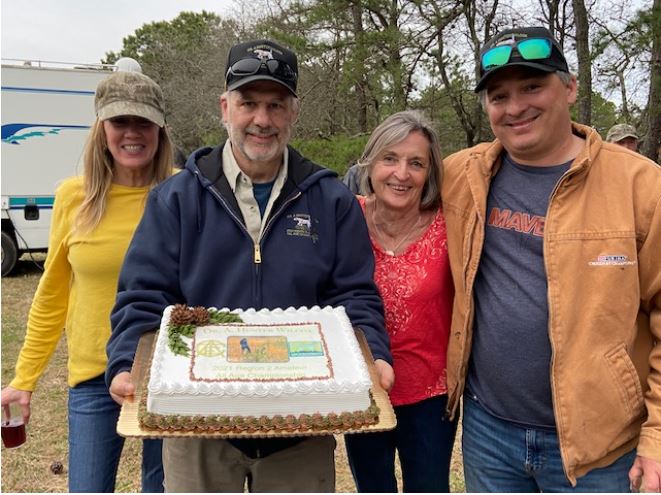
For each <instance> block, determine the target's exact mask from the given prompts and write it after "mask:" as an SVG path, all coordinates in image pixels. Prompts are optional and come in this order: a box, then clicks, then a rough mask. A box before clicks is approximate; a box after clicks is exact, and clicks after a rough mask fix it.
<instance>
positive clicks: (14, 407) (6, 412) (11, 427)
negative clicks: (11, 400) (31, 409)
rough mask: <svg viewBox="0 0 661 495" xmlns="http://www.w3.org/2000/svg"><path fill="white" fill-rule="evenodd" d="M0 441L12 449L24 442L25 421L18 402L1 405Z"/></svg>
mask: <svg viewBox="0 0 661 495" xmlns="http://www.w3.org/2000/svg"><path fill="white" fill-rule="evenodd" d="M1 426H2V443H3V444H4V446H5V448H8V449H14V448H16V447H20V446H21V445H23V444H24V443H25V440H26V436H25V423H23V414H22V413H21V407H20V406H19V405H18V404H9V405H7V406H3V407H2V425H1Z"/></svg>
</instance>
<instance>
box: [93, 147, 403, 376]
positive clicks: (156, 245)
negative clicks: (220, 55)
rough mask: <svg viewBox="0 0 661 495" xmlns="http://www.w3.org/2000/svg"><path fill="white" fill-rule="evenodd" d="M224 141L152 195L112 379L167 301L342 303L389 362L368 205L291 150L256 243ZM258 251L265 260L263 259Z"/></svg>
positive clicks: (133, 261)
mask: <svg viewBox="0 0 661 495" xmlns="http://www.w3.org/2000/svg"><path fill="white" fill-rule="evenodd" d="M221 159H222V146H219V147H216V148H213V149H211V148H203V149H201V150H198V151H197V152H195V153H194V154H193V155H191V157H190V158H189V159H188V162H187V163H186V168H185V169H184V170H183V171H182V172H181V173H179V174H177V175H175V176H173V177H171V178H170V179H168V180H167V181H165V182H163V183H162V184H160V185H159V186H157V187H156V188H154V190H153V191H152V192H151V193H150V195H149V197H148V200H147V205H146V208H145V213H144V216H143V218H142V221H141V222H140V225H139V226H138V228H137V230H136V232H135V235H134V237H133V241H132V242H131V245H130V246H129V249H128V252H127V254H126V258H125V261H124V265H123V268H122V271H121V273H120V277H119V288H118V294H117V301H116V304H115V307H114V309H113V311H112V314H111V323H112V334H111V336H110V340H109V342H108V346H107V353H108V368H107V370H106V382H107V383H108V384H110V382H111V381H112V379H113V377H114V376H115V375H116V374H117V373H119V372H121V371H126V370H129V369H130V368H131V365H132V363H133V358H134V355H135V351H136V347H137V344H138V340H139V338H140V336H141V335H142V334H143V333H144V332H147V331H149V330H154V329H156V328H158V327H159V325H160V320H161V315H162V313H163V310H164V309H165V307H166V306H168V305H170V304H177V303H184V304H188V305H190V306H206V307H209V306H215V307H217V308H224V307H227V308H230V309H234V308H242V309H247V308H256V309H260V308H269V309H273V308H288V307H299V306H308V307H311V306H314V305H319V306H322V307H323V306H326V305H330V306H344V307H345V309H346V311H347V314H348V316H349V319H350V320H351V322H352V324H353V325H354V326H355V327H359V328H361V329H362V330H363V332H364V333H365V336H366V338H367V342H368V344H369V346H370V349H371V351H372V354H373V356H374V358H375V359H384V360H386V361H388V362H389V363H392V358H391V356H390V351H389V341H388V336H387V333H386V331H385V326H384V318H383V305H382V302H381V298H380V296H379V294H378V291H377V288H376V286H375V284H374V282H373V278H372V277H373V272H374V258H373V254H372V248H371V246H370V242H369V237H368V233H367V226H366V224H365V219H364V217H363V214H362V211H361V209H360V206H359V205H358V202H357V201H356V199H355V197H354V196H353V194H352V193H351V192H350V191H349V190H348V189H347V188H346V187H345V186H344V185H343V184H342V183H341V182H340V181H339V180H337V178H336V174H335V173H334V172H332V171H331V170H328V169H325V168H323V167H320V166H318V165H316V164H314V163H312V162H311V161H309V160H307V159H305V158H303V157H302V156H301V155H300V154H299V153H298V152H296V151H295V150H294V149H292V148H289V170H288V176H287V180H286V182H285V184H284V186H283V189H282V191H281V193H280V195H279V197H278V199H277V200H276V202H275V204H274V206H273V208H272V210H271V214H270V216H269V218H268V219H267V224H266V227H265V229H264V234H263V236H262V238H261V240H260V243H259V246H256V245H255V244H254V243H253V240H252V238H251V237H250V235H249V234H248V232H247V230H246V228H245V225H244V221H243V217H242V215H241V212H240V210H239V207H238V205H237V203H236V199H235V197H234V194H233V193H232V191H231V189H230V187H229V184H228V182H227V179H226V178H225V176H224V175H223V173H222V166H221ZM260 258H261V259H260Z"/></svg>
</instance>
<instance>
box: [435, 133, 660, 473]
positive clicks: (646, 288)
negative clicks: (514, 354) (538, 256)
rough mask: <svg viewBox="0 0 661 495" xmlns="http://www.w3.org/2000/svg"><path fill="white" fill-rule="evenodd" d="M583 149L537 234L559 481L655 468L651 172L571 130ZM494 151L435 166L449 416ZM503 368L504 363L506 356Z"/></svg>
mask: <svg viewBox="0 0 661 495" xmlns="http://www.w3.org/2000/svg"><path fill="white" fill-rule="evenodd" d="M573 130H574V133H576V134H578V135H580V136H581V137H585V140H586V142H585V147H584V149H583V150H582V151H581V153H580V154H579V155H578V156H577V157H576V159H575V160H574V162H573V163H572V165H571V167H570V169H569V170H568V171H567V172H566V173H565V174H564V175H563V177H562V178H561V179H560V181H559V182H558V184H557V186H556V188H555V189H554V191H553V193H552V195H551V199H550V202H549V207H548V210H547V213H546V220H545V227H544V264H545V267H546V273H547V280H548V307H549V325H548V331H549V338H550V341H551V347H552V360H551V363H550V364H551V388H552V393H553V406H554V411H555V418H556V426H557V432H558V437H559V441H560V448H561V453H562V461H563V466H564V470H565V474H566V475H567V478H568V479H569V480H570V481H571V482H572V484H575V483H576V478H577V477H580V476H582V475H584V474H585V473H587V472H588V471H590V470H591V469H593V468H597V467H603V466H606V465H608V464H610V463H611V462H613V461H614V460H615V459H617V458H618V457H620V456H621V455H623V454H625V453H626V452H628V451H630V450H631V449H633V448H637V449H638V455H642V456H646V457H649V458H652V459H656V460H657V461H661V346H659V345H656V346H655V343H657V342H659V341H660V340H661V168H660V167H658V166H657V165H656V164H654V163H653V162H652V161H650V160H648V159H646V158H644V157H643V156H641V155H639V154H637V153H633V152H631V151H629V150H627V149H625V148H623V147H620V146H617V145H613V144H610V143H605V142H603V141H602V139H601V137H600V136H599V134H598V133H597V132H596V131H595V130H593V129H591V128H589V127H585V126H581V125H578V124H573ZM502 151H503V147H502V145H501V144H500V143H499V142H498V140H496V141H494V142H492V143H483V144H479V145H477V146H475V147H473V148H470V149H466V150H463V151H460V152H458V153H455V154H453V155H451V156H449V157H448V158H446V159H445V160H444V169H445V171H444V178H443V193H442V197H443V210H444V213H445V219H446V223H447V229H448V248H449V255H450V264H451V267H452V276H453V278H454V283H455V290H456V295H455V301H454V310H453V318H452V330H451V332H452V333H451V336H450V346H449V350H448V367H447V376H448V395H449V406H448V407H449V410H450V412H451V413H452V414H455V413H456V411H457V408H458V405H459V400H460V398H461V396H462V393H463V390H464V384H465V378H466V370H467V365H468V358H469V354H470V349H471V339H472V329H473V318H474V303H473V284H474V281H475V276H476V273H477V268H478V264H479V262H480V255H481V251H482V246H483V242H484V226H485V214H486V203H487V193H488V189H489V183H490V181H491V178H492V177H493V176H494V174H495V173H496V171H497V170H498V167H499V166H500V155H501V153H502ZM504 358H506V356H504Z"/></svg>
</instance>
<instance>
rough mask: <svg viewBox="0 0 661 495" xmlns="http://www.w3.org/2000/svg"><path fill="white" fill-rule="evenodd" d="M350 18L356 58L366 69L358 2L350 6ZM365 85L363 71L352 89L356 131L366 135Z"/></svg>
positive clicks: (363, 34) (360, 12)
mask: <svg viewBox="0 0 661 495" xmlns="http://www.w3.org/2000/svg"><path fill="white" fill-rule="evenodd" d="M351 16H352V20H353V30H354V35H355V37H356V38H355V39H356V56H357V58H358V59H359V60H360V64H361V66H362V67H366V66H367V63H366V58H367V56H366V47H365V30H364V28H363V8H362V5H361V2H360V1H357V2H354V3H352V4H351ZM367 84H368V83H367V74H366V73H365V72H364V71H363V72H362V74H361V76H360V78H359V79H358V80H357V81H356V84H355V85H354V89H355V91H356V99H357V100H358V116H357V117H358V129H359V131H360V132H361V133H364V134H367V94H366V89H367Z"/></svg>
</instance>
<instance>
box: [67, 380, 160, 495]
mask: <svg viewBox="0 0 661 495" xmlns="http://www.w3.org/2000/svg"><path fill="white" fill-rule="evenodd" d="M119 410H120V406H119V405H118V404H117V403H116V402H115V401H114V400H112V397H110V393H109V392H108V387H106V384H105V382H104V379H103V375H101V376H99V377H97V378H93V379H91V380H88V381H86V382H83V383H80V384H78V385H76V386H75V387H73V388H70V389H69V491H70V492H77V493H86V492H103V493H111V492H113V491H114V490H115V477H116V476H117V466H118V465H119V457H120V456H121V454H122V449H123V447H124V438H122V437H120V436H119V435H118V434H117V420H118V418H119ZM161 444H162V442H161V440H145V441H143V444H142V491H143V492H148V493H160V492H163V460H162V455H161Z"/></svg>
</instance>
